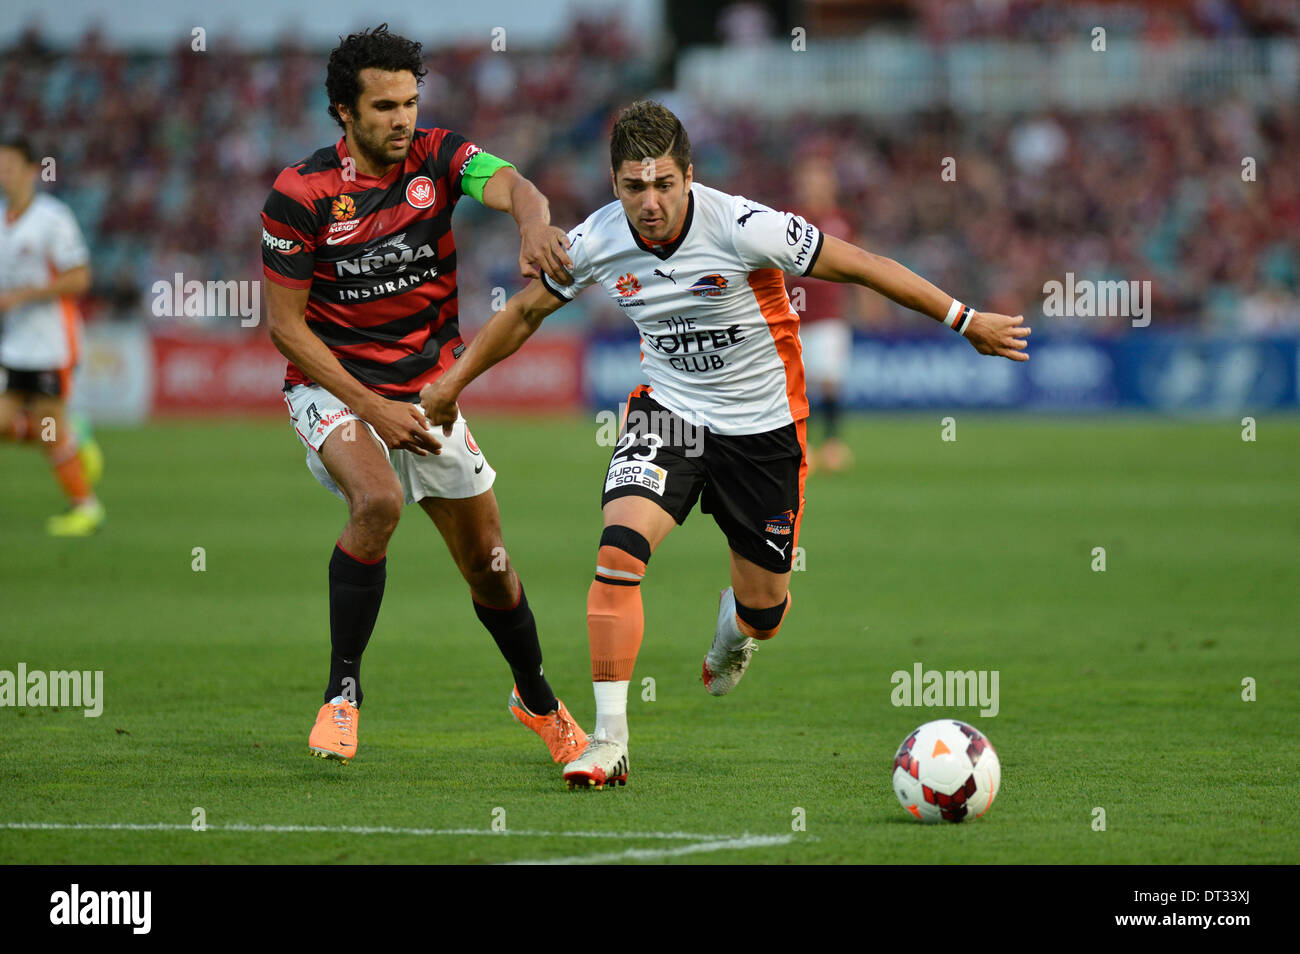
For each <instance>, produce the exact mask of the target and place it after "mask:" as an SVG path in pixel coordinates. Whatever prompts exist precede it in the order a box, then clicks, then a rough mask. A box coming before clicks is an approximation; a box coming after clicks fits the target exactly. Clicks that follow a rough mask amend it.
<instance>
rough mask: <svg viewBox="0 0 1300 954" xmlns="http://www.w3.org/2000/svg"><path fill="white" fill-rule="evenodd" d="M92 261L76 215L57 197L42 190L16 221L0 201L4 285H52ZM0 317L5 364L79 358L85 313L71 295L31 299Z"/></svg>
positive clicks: (61, 363) (54, 365)
mask: <svg viewBox="0 0 1300 954" xmlns="http://www.w3.org/2000/svg"><path fill="white" fill-rule="evenodd" d="M89 261H90V252H89V251H88V250H87V248H86V241H85V239H84V238H82V236H81V229H80V228H79V227H78V226H77V220H76V219H75V218H74V217H73V215H72V212H71V211H70V210H69V209H68V207H67V206H66V205H64V204H63V203H62V202H60V201H59V200H58V199H56V198H54V197H53V196H48V195H44V194H42V193H39V192H38V193H37V194H36V195H35V196H34V197H33V198H32V201H31V204H30V205H29V206H27V208H26V209H24V210H23V214H22V215H20V216H19V217H18V219H17V220H16V221H13V222H11V221H9V210H8V207H7V205H6V204H5V203H4V202H3V201H0V289H10V288H25V287H31V286H33V285H48V284H49V283H50V280H51V279H52V278H53V276H54V275H55V274H56V273H58V272H65V271H67V270H68V269H70V268H76V267H78V266H79V265H85V264H87V263H88V262H89ZM0 318H2V319H3V321H4V331H3V334H2V335H0V364H3V365H4V366H5V367H8V368H14V369H15V370H23V371H53V370H58V369H62V368H69V367H71V366H72V365H74V364H75V363H76V361H77V350H78V346H79V342H80V338H81V319H80V316H79V313H78V311H77V306H76V302H75V301H74V300H73V299H72V298H71V297H69V296H64V297H63V298H58V299H46V300H45V301H34V302H28V303H26V304H24V305H19V306H18V307H16V308H10V309H9V310H8V311H6V312H3V313H0Z"/></svg>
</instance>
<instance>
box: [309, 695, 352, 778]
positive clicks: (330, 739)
mask: <svg viewBox="0 0 1300 954" xmlns="http://www.w3.org/2000/svg"><path fill="white" fill-rule="evenodd" d="M360 721H361V710H360V709H358V708H357V707H356V706H354V705H353V704H352V703H350V702H348V700H346V699H344V698H343V697H342V696H335V697H334V701H333V702H327V703H325V705H323V706H321V707H320V711H319V712H317V713H316V724H315V725H314V726H312V730H311V735H310V736H308V738H307V751H308V752H309V753H311V754H312V755H316V756H319V757H320V758H323V759H337V760H338V761H340V762H345V763H346V762H351V761H352V756H354V755H356V754H357V725H358V723H359V722H360Z"/></svg>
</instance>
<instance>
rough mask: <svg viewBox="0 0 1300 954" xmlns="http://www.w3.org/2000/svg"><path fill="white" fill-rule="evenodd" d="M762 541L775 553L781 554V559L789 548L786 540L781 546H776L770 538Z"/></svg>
mask: <svg viewBox="0 0 1300 954" xmlns="http://www.w3.org/2000/svg"><path fill="white" fill-rule="evenodd" d="M763 542H764V543H766V544H767V545H768V546H769V547H771V548H772V549H773V550H775V551H776V552H777V553H779V554H781V559H782V560H784V559H785V551H786V550H788V549H790V544H789V543H788V542H787V543H786V545H785V546H783V547H778V546H777V545H776V544H775V543H773V542H772V541H771V540H764V541H763Z"/></svg>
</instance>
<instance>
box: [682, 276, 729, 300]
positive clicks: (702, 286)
mask: <svg viewBox="0 0 1300 954" xmlns="http://www.w3.org/2000/svg"><path fill="white" fill-rule="evenodd" d="M726 287H727V280H726V278H724V277H723V276H721V275H717V274H713V275H705V276H704V277H703V278H700V279H697V280H696V282H695V284H694V285H692V286H691V289H690V291H691V294H692V295H694V296H695V297H696V298H717V297H718V296H719V295H721V294H722V293H723V291H724V290H726Z"/></svg>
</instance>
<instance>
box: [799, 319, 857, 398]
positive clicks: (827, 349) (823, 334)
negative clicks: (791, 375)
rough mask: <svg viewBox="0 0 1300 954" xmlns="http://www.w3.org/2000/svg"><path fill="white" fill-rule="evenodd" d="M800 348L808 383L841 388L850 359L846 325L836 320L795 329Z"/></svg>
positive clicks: (848, 332) (851, 348)
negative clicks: (797, 331)
mask: <svg viewBox="0 0 1300 954" xmlns="http://www.w3.org/2000/svg"><path fill="white" fill-rule="evenodd" d="M799 342H800V344H802V345H803V367H804V371H805V373H806V374H807V376H808V383H809V384H810V385H813V386H814V387H816V386H817V385H820V384H822V383H829V384H831V385H836V384H843V383H844V379H845V378H846V377H847V376H848V373H849V362H850V360H851V359H852V357H853V332H852V330H851V329H850V328H849V323H848V322H847V321H843V320H841V319H839V318H823V319H822V320H821V321H810V322H809V323H808V324H806V325H800V326H799Z"/></svg>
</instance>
